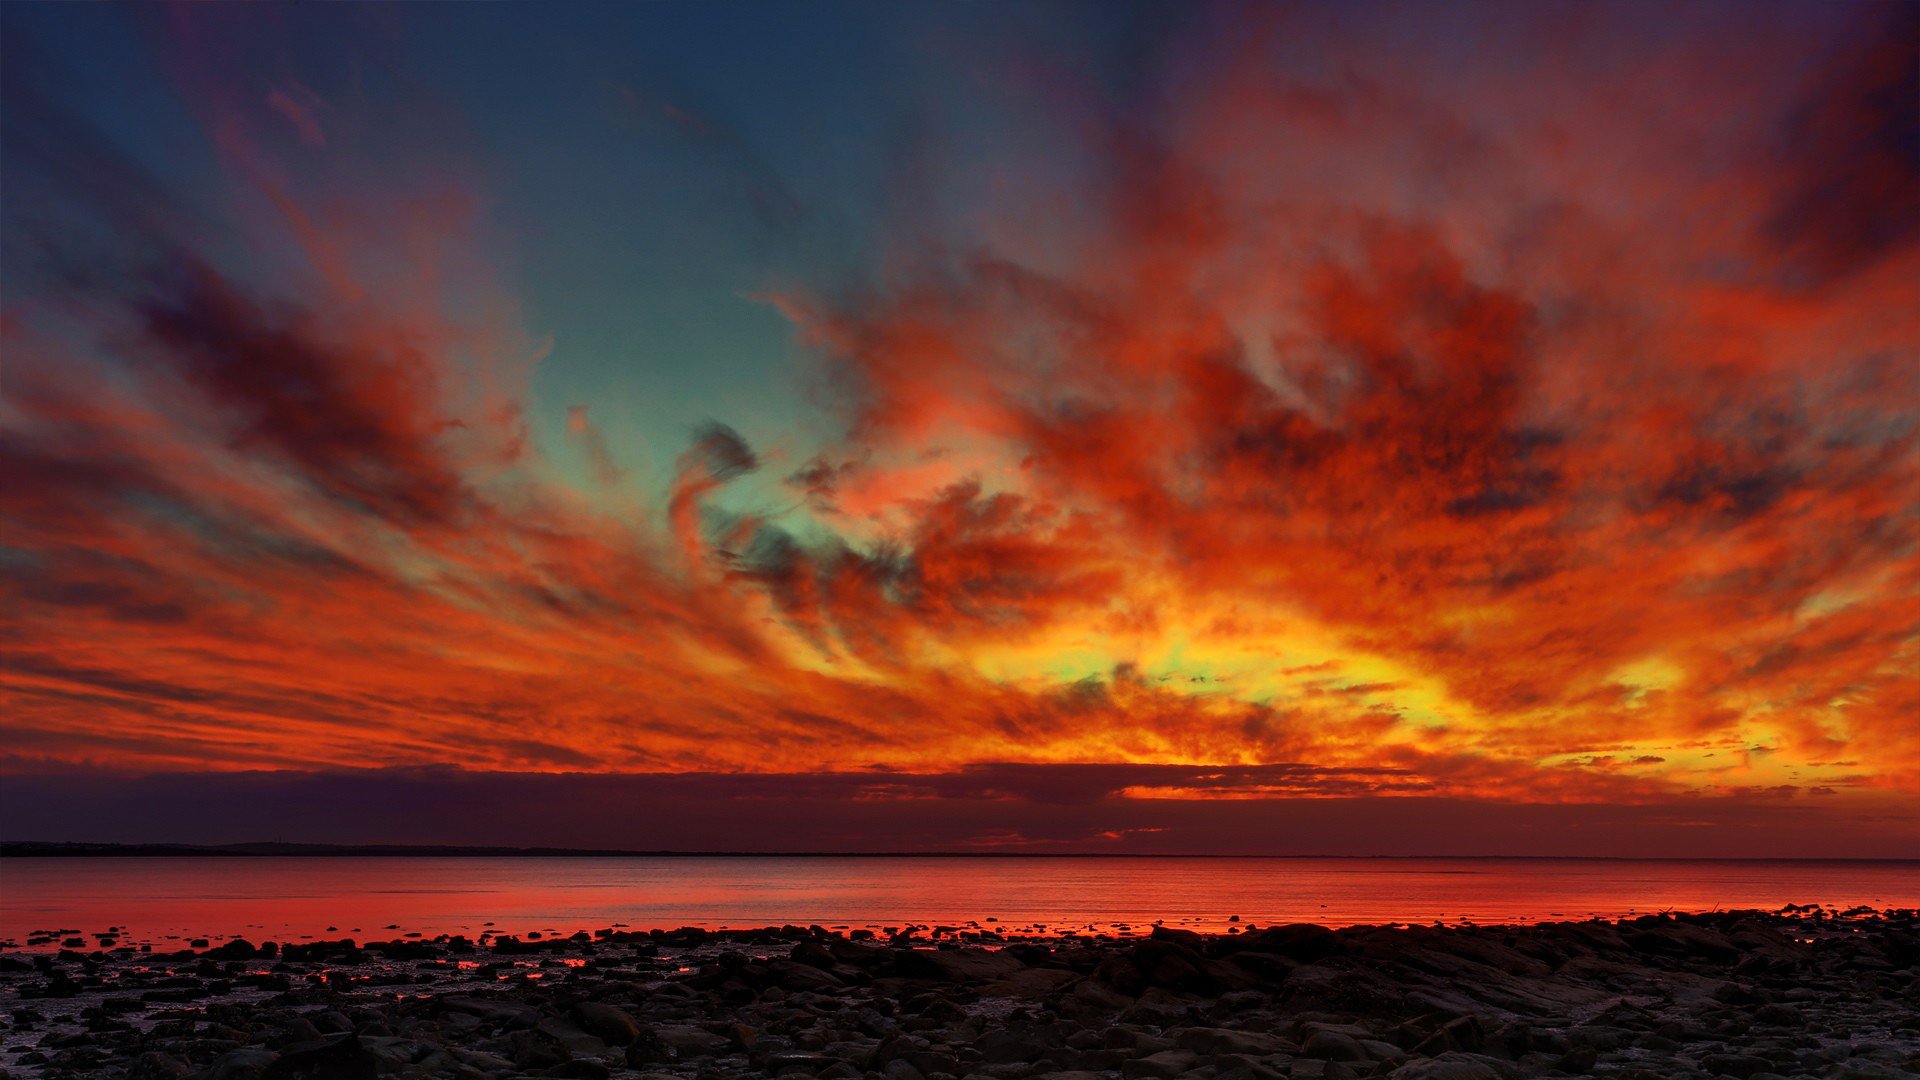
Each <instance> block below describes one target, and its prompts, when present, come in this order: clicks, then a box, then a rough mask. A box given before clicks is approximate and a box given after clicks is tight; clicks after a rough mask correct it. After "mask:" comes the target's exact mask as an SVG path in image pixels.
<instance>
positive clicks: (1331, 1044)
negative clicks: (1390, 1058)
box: [1300, 1028, 1369, 1061]
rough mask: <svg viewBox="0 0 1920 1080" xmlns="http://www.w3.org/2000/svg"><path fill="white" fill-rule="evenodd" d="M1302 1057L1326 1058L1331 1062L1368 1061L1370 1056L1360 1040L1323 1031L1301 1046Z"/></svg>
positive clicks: (1314, 1034) (1309, 1038)
mask: <svg viewBox="0 0 1920 1080" xmlns="http://www.w3.org/2000/svg"><path fill="white" fill-rule="evenodd" d="M1300 1053H1301V1054H1302V1056H1305V1057H1310V1058H1326V1059H1327V1060H1329V1061H1367V1060H1369V1056H1368V1054H1367V1051H1366V1049H1365V1048H1364V1047H1362V1046H1361V1045H1360V1040H1359V1039H1356V1038H1354V1037H1353V1036H1352V1035H1348V1034H1346V1033H1344V1032H1339V1031H1328V1030H1326V1029H1324V1028H1323V1029H1321V1030H1319V1031H1315V1032H1314V1033H1313V1034H1312V1035H1309V1036H1308V1037H1307V1041H1306V1043H1305V1045H1303V1046H1301V1048H1300Z"/></svg>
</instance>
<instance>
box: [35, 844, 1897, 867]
mask: <svg viewBox="0 0 1920 1080" xmlns="http://www.w3.org/2000/svg"><path fill="white" fill-rule="evenodd" d="M305 855H312V856H334V857H340V856H371V857H396V858H397V857H407V858H444V857H456V856H457V857H467V858H627V859H637V858H656V859H664V858H707V859H713V858H729V859H985V858H993V859H1009V858H1011V859H1061V858H1068V859H1289V858H1297V859H1468V860H1474V861H1502V862H1535V861H1542V860H1552V861H1563V860H1577V861H1583V862H1839V863H1908V862H1920V860H1914V859H1856V858H1838V859H1807V858H1784V859H1753V858H1729V859H1724V860H1722V859H1701V858H1693V857H1672V858H1669V857H1665V856H1645V857H1641V856H1618V857H1615V856H1606V855H1457V854H1435V855H1373V854H1367V853H1356V854H1353V855H1191V854H1185V853H1181V852H1141V851H1088V852H1079V851H1001V850H994V849H981V850H972V851H685V850H654V851H649V850H642V849H628V848H568V847H511V846H507V845H478V846H476V845H467V844H292V843H281V842H278V841H252V842H248V843H240V844H109V843H92V842H86V841H72V842H69V841H47V840H5V841H0V858H6V859H21V858H137V857H143V856H233V857H240V858H247V857H256V858H257V857H265V856H276V857H277V856H305Z"/></svg>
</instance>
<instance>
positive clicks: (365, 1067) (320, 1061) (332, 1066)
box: [260, 1035, 379, 1080]
mask: <svg viewBox="0 0 1920 1080" xmlns="http://www.w3.org/2000/svg"><path fill="white" fill-rule="evenodd" d="M378 1073H379V1060H378V1059H377V1058H375V1057H374V1056H373V1054H372V1053H371V1052H370V1051H368V1050H367V1048H366V1047H364V1046H361V1045H360V1039H359V1037H358V1036H355V1035H347V1036H344V1037H341V1038H334V1039H325V1040H322V1041H320V1042H312V1043H296V1044H294V1045H292V1046H287V1047H284V1048H283V1049H282V1050H281V1051H280V1056H279V1057H278V1058H276V1059H275V1060H274V1061H273V1063H272V1064H270V1065H268V1066H266V1068H264V1069H262V1070H261V1073H260V1080H374V1077H375V1076H376V1075H378Z"/></svg>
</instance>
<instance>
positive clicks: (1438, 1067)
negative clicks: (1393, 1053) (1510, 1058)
mask: <svg viewBox="0 0 1920 1080" xmlns="http://www.w3.org/2000/svg"><path fill="white" fill-rule="evenodd" d="M1387 1075H1388V1078H1389V1080H1501V1075H1500V1073H1499V1072H1498V1071H1497V1070H1496V1069H1494V1067H1493V1066H1492V1065H1489V1064H1487V1063H1486V1062H1484V1061H1480V1060H1477V1059H1475V1058H1473V1057H1469V1056H1467V1055H1464V1054H1455V1053H1446V1054H1442V1055H1440V1056H1439V1057H1436V1058H1427V1059H1426V1060H1423V1061H1410V1062H1408V1063H1406V1064H1405V1065H1402V1066H1400V1067H1399V1068H1397V1069H1395V1070H1393V1072H1391V1073H1389V1074H1387Z"/></svg>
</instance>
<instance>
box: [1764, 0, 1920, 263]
mask: <svg viewBox="0 0 1920 1080" xmlns="http://www.w3.org/2000/svg"><path fill="white" fill-rule="evenodd" d="M1848 10H1849V12H1850V13H1851V14H1852V15H1853V16H1854V17H1855V20H1856V22H1857V23H1858V24H1859V25H1858V28H1857V30H1856V32H1855V36H1854V38H1853V39H1852V40H1851V41H1848V42H1847V43H1846V44H1844V45H1843V46H1842V47H1841V48H1840V49H1838V50H1837V51H1836V52H1835V54H1834V55H1832V56H1831V57H1829V58H1828V59H1827V61H1826V63H1824V64H1823V65H1822V66H1821V68H1820V70H1819V71H1818V72H1817V73H1816V74H1815V76H1814V78H1813V80H1812V83H1811V85H1810V86H1809V87H1808V88H1807V91H1806V96H1805V98H1804V100H1802V102H1801V103H1800V104H1799V106H1798V107H1797V108H1796V109H1795V110H1794V112H1793V114H1792V115H1791V116H1790V117H1789V118H1788V120H1787V123H1786V125H1785V128H1784V130H1783V131H1782V132H1781V138H1780V142H1779V150H1778V153H1779V161H1780V165H1781V167H1782V169H1783V171H1784V172H1785V173H1786V174H1787V176H1788V177H1789V180H1788V182H1787V183H1786V185H1785V186H1784V187H1783V188H1782V190H1781V191H1780V193H1779V196H1778V200H1777V202H1776V203H1775V205H1774V206H1773V207H1772V209H1771V211H1770V212H1769V213H1768V214H1767V216H1766V217H1765V218H1764V219H1763V220H1762V222H1761V230H1762V232H1763V233H1764V235H1765V236H1766V238H1767V239H1768V240H1769V241H1771V242H1772V243H1774V244H1776V245H1778V246H1779V247H1780V248H1781V249H1782V250H1783V251H1784V252H1785V253H1786V255H1787V257H1788V258H1789V259H1790V260H1792V261H1793V263H1794V264H1795V265H1796V266H1797V267H1799V268H1800V269H1801V270H1802V271H1803V274H1804V279H1805V281H1806V282H1807V283H1809V284H1816V285H1817V284H1826V283H1828V282H1830V281H1832V280H1834V279H1836V278H1839V277H1843V276H1845V275H1848V274H1853V273H1857V272H1859V271H1861V270H1863V269H1865V268H1867V267H1870V266H1872V265H1873V264H1875V263H1877V262H1878V261H1879V260H1880V259H1882V258H1884V257H1885V256H1886V255H1888V254H1889V253H1891V252H1893V251H1895V250H1897V249H1901V248H1906V247H1909V246H1911V245H1912V244H1913V243H1914V242H1915V241H1916V240H1920V47H1916V45H1915V42H1917V41H1920V9H1917V8H1915V6H1914V5H1912V4H1873V5H1863V6H1859V7H1855V8H1850V9H1848Z"/></svg>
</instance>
